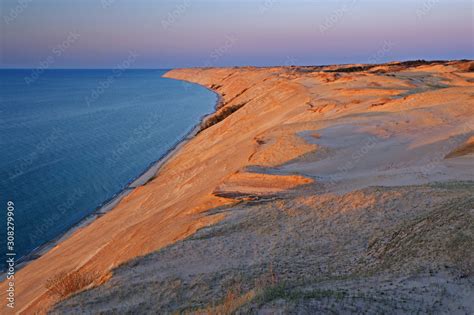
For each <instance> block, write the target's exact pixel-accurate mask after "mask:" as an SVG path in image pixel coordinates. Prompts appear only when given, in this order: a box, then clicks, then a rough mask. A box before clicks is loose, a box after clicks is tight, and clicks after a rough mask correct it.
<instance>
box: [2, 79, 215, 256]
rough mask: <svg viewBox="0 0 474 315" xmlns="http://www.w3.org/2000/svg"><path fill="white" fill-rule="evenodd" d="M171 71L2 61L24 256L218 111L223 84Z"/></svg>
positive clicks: (5, 139)
mask: <svg viewBox="0 0 474 315" xmlns="http://www.w3.org/2000/svg"><path fill="white" fill-rule="evenodd" d="M165 72H166V71H165V70H126V71H118V70H46V71H42V72H41V71H36V70H0V148H1V151H0V207H1V208H2V216H1V218H0V219H1V220H2V222H6V210H7V202H8V201H13V202H14V208H15V210H14V218H15V221H14V223H15V249H14V251H15V253H16V257H17V259H18V258H20V257H21V256H24V255H26V254H27V253H29V252H30V251H32V250H33V249H35V248H36V247H38V246H40V245H42V244H44V243H45V242H47V241H49V240H51V239H54V238H55V237H57V236H59V235H60V234H62V233H64V232H65V231H67V230H68V229H69V228H70V227H71V226H73V225H74V224H76V223H78V222H79V221H81V220H82V219H83V218H84V217H86V216H87V215H89V214H91V213H92V212H94V210H96V209H97V207H98V206H100V205H101V204H102V203H104V202H105V201H106V200H109V199H110V198H112V197H113V196H114V195H116V194H117V193H118V192H120V191H121V190H123V189H124V188H125V187H126V186H127V184H128V183H130V182H131V181H132V180H133V179H134V178H136V177H137V176H138V175H140V174H141V173H143V172H144V171H145V170H146V169H147V168H148V167H149V166H150V164H152V163H153V162H155V161H156V160H158V159H159V158H160V157H162V156H163V155H164V154H165V153H166V152H167V151H168V150H169V149H170V148H172V147H173V146H174V145H175V144H176V143H177V142H179V141H180V140H181V139H182V138H183V137H184V136H185V135H186V134H187V133H188V132H189V131H190V130H191V129H192V128H193V126H194V125H195V124H196V123H198V122H199V120H200V118H201V117H202V116H203V115H204V114H207V113H210V112H212V110H213V108H214V106H215V103H216V101H217V96H216V95H215V94H214V93H213V92H211V91H209V90H207V89H205V88H203V87H201V86H198V85H195V84H191V83H186V82H181V81H176V80H171V79H165V78H162V77H161V76H162V75H163V74H164V73H165ZM0 226H2V236H1V237H0V246H1V251H0V253H2V254H6V250H7V248H6V223H5V224H4V223H0Z"/></svg>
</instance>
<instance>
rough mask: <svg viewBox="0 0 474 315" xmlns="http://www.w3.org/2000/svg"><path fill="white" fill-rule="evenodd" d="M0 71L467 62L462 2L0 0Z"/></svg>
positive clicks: (469, 26) (468, 13) (469, 16)
mask: <svg viewBox="0 0 474 315" xmlns="http://www.w3.org/2000/svg"><path fill="white" fill-rule="evenodd" d="M0 13H1V21H0V45H1V46H0V48H1V50H0V68H118V67H130V68H176V67H192V66H242V65H255V66H270V65H324V64H341V63H380V62H386V61H394V60H412V59H462V58H465V59H474V49H473V48H474V47H473V42H474V35H473V33H474V20H473V1H471V0H397V1H388V0H254V1H251V0H241V1H237V0H213V1H211V0H176V1H168V0H163V1H160V0H154V1H153V0H0Z"/></svg>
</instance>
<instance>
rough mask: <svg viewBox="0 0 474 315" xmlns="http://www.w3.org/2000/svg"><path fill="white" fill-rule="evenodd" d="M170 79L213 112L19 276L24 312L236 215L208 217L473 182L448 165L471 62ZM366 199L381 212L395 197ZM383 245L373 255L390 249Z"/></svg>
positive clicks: (235, 71) (469, 106) (467, 102)
mask: <svg viewBox="0 0 474 315" xmlns="http://www.w3.org/2000/svg"><path fill="white" fill-rule="evenodd" d="M166 77H168V78H174V79H178V80H186V81H190V82H195V83H198V84H201V85H204V86H206V87H208V88H210V89H213V90H214V91H216V92H217V93H219V94H220V95H221V103H220V106H219V108H218V110H217V111H216V113H215V114H213V115H211V116H210V117H208V118H207V119H206V120H205V121H204V122H203V124H202V130H201V131H200V132H199V133H198V134H197V135H196V136H195V137H194V138H192V139H191V140H190V141H189V142H187V143H185V144H184V145H183V146H182V147H181V149H180V150H179V151H178V152H177V153H176V154H174V155H173V156H172V157H171V158H170V159H169V160H168V161H167V162H166V163H165V164H164V165H163V166H162V168H161V169H160V170H159V172H158V173H157V175H156V176H155V178H154V179H153V180H152V181H151V182H149V183H147V184H146V185H144V186H141V187H139V188H137V189H135V190H134V191H133V192H132V193H131V194H130V195H128V196H127V197H126V198H124V199H123V200H122V201H121V202H120V203H119V204H118V205H117V206H116V207H115V208H114V209H113V210H112V211H110V212H108V213H106V214H105V215H103V216H102V217H100V218H98V219H97V220H95V221H94V222H92V223H90V224H89V225H87V226H85V227H83V228H81V229H79V230H77V231H75V232H74V233H73V234H72V235H71V236H69V237H68V238H67V239H65V240H63V241H61V242H60V243H59V244H58V245H57V246H56V247H55V248H54V249H53V250H50V251H49V252H47V253H46V254H44V255H43V256H41V257H39V258H38V259H36V260H34V261H31V262H30V263H28V264H27V265H26V266H25V267H24V268H22V269H21V270H19V272H18V273H17V275H16V278H17V283H16V286H17V311H19V312H20V313H24V314H31V313H33V312H35V311H42V310H45V309H48V308H49V307H50V306H51V305H53V303H55V302H57V301H58V299H57V298H51V297H50V296H49V295H48V292H47V290H46V287H45V283H46V281H47V279H49V278H51V277H52V276H54V275H56V274H58V273H60V272H71V271H74V270H91V271H94V272H98V273H100V274H103V275H107V274H109V273H110V272H111V271H112V270H114V268H117V267H119V266H120V265H122V264H125V263H127V262H129V261H130V260H133V259H135V258H137V257H139V256H143V255H147V254H150V253H153V252H155V251H157V250H159V249H162V248H164V247H167V246H169V245H171V244H174V243H176V242H177V241H179V240H183V239H186V238H188V237H191V236H192V235H194V234H195V233H196V232H198V231H200V230H202V229H203V228H204V227H209V226H212V225H215V224H217V223H218V222H221V221H222V220H225V218H226V217H227V216H228V215H229V214H228V213H229V212H225V211H210V210H212V209H220V208H229V207H232V206H234V205H236V204H237V203H238V202H240V201H244V202H246V201H255V200H257V201H258V200H259V199H265V198H266V197H268V196H274V195H278V194H283V193H286V192H288V191H292V190H295V189H302V191H304V189H306V188H305V187H306V186H308V185H309V186H311V187H313V188H314V189H315V190H311V192H308V194H309V195H308V196H306V197H301V198H302V205H303V206H304V205H305V203H307V204H309V205H311V206H314V205H315V204H317V202H315V201H314V200H313V199H311V197H310V196H311V195H317V194H320V193H325V194H328V195H324V196H326V197H324V198H325V200H330V202H334V203H335V204H337V202H336V201H334V200H335V198H337V194H340V193H349V194H350V193H351V192H353V191H355V190H358V189H367V187H369V186H375V185H381V186H386V187H387V186H401V185H402V186H403V185H423V184H427V183H431V182H435V181H461V180H464V181H469V180H474V167H473V166H474V159H472V155H471V156H470V157H471V158H469V159H467V160H466V161H463V162H462V163H460V162H458V161H456V160H455V159H444V156H446V155H448V154H450V152H452V151H453V150H454V149H455V148H458V147H459V146H460V145H461V143H459V142H460V141H461V139H465V138H466V136H472V133H473V121H472V118H473V117H474V106H473V98H472V88H473V86H474V83H473V80H474V74H473V72H472V63H471V62H470V61H452V62H433V63H429V62H414V63H391V64H386V65H376V66H373V65H347V66H328V67H272V68H254V67H245V68H216V69H212V68H205V69H199V68H196V69H176V70H172V71H170V72H168V73H167V74H166ZM470 139H471V140H472V137H471V138H470ZM471 140H470V141H471ZM471 142H472V141H471ZM471 147H472V143H470V144H469V145H468V151H469V150H471V149H472V148H471ZM461 151H462V152H465V150H464V149H463V150H461ZM471 151H472V150H471ZM471 151H469V152H471ZM451 154H452V153H451ZM308 189H309V188H308ZM387 194H388V193H387ZM366 195H367V196H370V198H373V199H374V201H373V203H374V204H378V203H380V202H381V201H380V199H377V198H382V199H383V198H388V197H385V195H383V196H382V197H379V195H378V193H377V192H372V191H370V192H368V193H367V194H366ZM364 196H365V195H364ZM364 196H362V197H360V198H359V197H358V198H359V199H357V200H360V203H361V207H362V206H364V207H365V206H366V205H365V204H366V202H367V200H366V197H364ZM374 196H375V197H374ZM308 198H310V199H311V200H309V199H308ZM324 198H323V199H324ZM347 198H354V195H350V197H347ZM367 198H369V197H367ZM295 200H297V199H295ZM303 201H304V202H303ZM275 202H280V203H276V207H277V208H278V206H281V207H287V208H288V207H289V208H288V209H289V210H288V209H287V210H288V211H290V210H291V211H290V212H292V213H293V212H295V213H297V212H298V211H300V210H301V209H302V208H298V207H296V208H295V207H291V206H288V205H286V204H285V202H283V201H275ZM327 202H329V201H327ZM347 207H350V209H352V210H351V211H352V212H351V211H349V212H350V213H352V214H353V213H355V211H356V209H358V208H357V207H356V206H349V205H347ZM367 207H368V206H367ZM303 208H304V207H303ZM298 209H299V210H298ZM337 209H339V208H337ZM321 211H323V210H321ZM324 211H326V210H324ZM341 220H343V219H341ZM321 229H322V228H321ZM260 232H261V233H263V234H262V235H266V234H265V233H267V231H264V230H262V231H260ZM259 235H260V234H259ZM380 242H381V241H380V240H379V241H377V243H376V244H377V247H376V249H374V250H373V251H375V254H371V255H372V256H373V257H378V256H377V255H379V251H380V250H382V249H383V248H384V246H386V245H385V244H382V243H380ZM380 248H382V249H380ZM372 256H370V257H372ZM295 257H296V256H295ZM216 266H217V265H216ZM196 268H197V267H196ZM203 268H204V267H203ZM216 268H217V267H216ZM112 279H114V277H112ZM106 283H107V282H106ZM106 285H107V284H105V286H106ZM103 286H104V285H103ZM4 288H5V282H3V283H2V284H1V287H0V290H1V292H2V293H1V294H2V297H4V295H5V293H4V292H5V290H4ZM99 290H101V289H100V288H99ZM80 296H81V295H79V297H78V298H80ZM71 309H74V307H73V306H71ZM75 310H76V311H77V309H75Z"/></svg>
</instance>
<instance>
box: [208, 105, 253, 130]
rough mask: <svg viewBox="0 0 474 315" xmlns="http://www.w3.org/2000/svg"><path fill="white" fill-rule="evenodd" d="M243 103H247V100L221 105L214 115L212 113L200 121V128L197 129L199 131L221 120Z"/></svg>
mask: <svg viewBox="0 0 474 315" xmlns="http://www.w3.org/2000/svg"><path fill="white" fill-rule="evenodd" d="M245 104H247V102H242V103H239V104H236V105H232V106H225V107H222V109H221V110H219V111H218V112H216V113H215V114H214V115H212V116H211V117H209V118H207V119H206V120H205V121H203V122H202V124H201V130H199V132H201V131H203V130H205V129H207V128H209V127H211V126H214V125H215V124H217V123H219V122H221V121H223V120H224V119H226V118H227V117H229V116H230V115H231V114H233V113H235V112H236V111H238V110H239V109H240V108H242V107H243V106H244V105H245Z"/></svg>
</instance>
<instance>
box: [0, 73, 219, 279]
mask: <svg viewBox="0 0 474 315" xmlns="http://www.w3.org/2000/svg"><path fill="white" fill-rule="evenodd" d="M172 70H173V69H170V70H168V71H167V72H166V73H168V72H170V71H172ZM166 73H164V74H163V75H162V77H163V78H165V79H168V80H176V81H185V80H178V79H173V78H166V77H164V76H165V75H166ZM186 82H187V83H190V84H192V85H197V86H199V87H201V88H205V89H207V90H208V91H211V92H212V93H214V94H215V95H216V97H217V98H216V102H215V104H214V108H213V111H212V112H210V113H207V114H204V115H202V116H201V117H200V119H199V121H198V122H197V123H196V124H195V125H194V126H193V127H192V128H191V129H190V130H189V131H188V132H187V133H186V134H185V135H184V136H182V137H181V138H180V139H179V140H178V141H177V142H176V143H175V144H174V145H173V146H172V147H171V148H169V149H168V150H167V151H166V152H165V153H163V155H162V156H161V157H160V158H159V159H158V160H156V161H154V162H152V163H150V164H149V165H148V166H147V167H146V168H145V170H144V171H143V172H142V173H140V174H139V175H138V176H136V177H135V178H133V179H132V180H130V181H129V182H128V183H127V184H126V185H125V187H124V188H123V189H121V190H120V191H118V192H117V193H115V194H114V195H113V196H112V197H110V198H108V199H107V200H105V201H104V202H102V203H101V204H100V205H99V206H97V207H96V208H95V209H94V210H93V211H92V212H91V213H89V214H87V215H86V216H85V217H84V218H82V219H81V220H79V221H78V222H77V223H75V224H73V225H72V226H71V227H69V228H67V229H66V231H64V232H62V233H60V234H59V235H58V236H56V237H54V238H53V239H51V240H49V241H47V242H45V243H44V244H42V245H40V246H38V247H36V248H35V249H33V250H32V251H30V252H29V253H28V254H26V255H25V256H22V257H21V258H20V259H18V260H17V261H16V271H19V270H20V269H22V268H23V267H25V266H26V265H28V263H30V262H32V261H34V260H36V259H38V258H40V257H41V256H43V255H44V254H46V253H47V252H48V251H50V250H51V249H52V248H54V247H55V246H56V245H58V244H59V243H61V242H62V241H64V240H65V239H67V238H68V237H69V236H71V235H72V234H73V233H74V232H75V231H77V230H78V229H80V228H83V227H86V226H87V225H89V224H91V223H92V222H94V221H95V220H96V219H98V218H100V217H101V216H103V215H104V214H106V213H107V212H109V211H111V210H113V209H114V208H115V207H116V206H117V205H118V204H119V203H120V201H122V199H123V198H124V197H126V196H127V195H129V194H130V193H131V192H132V191H133V190H134V189H136V188H138V187H141V186H145V185H146V184H148V183H149V182H150V181H152V180H153V178H155V177H156V176H157V175H158V173H159V171H160V169H161V168H162V166H163V165H164V164H165V163H166V162H167V161H169V160H170V159H171V158H172V157H173V156H174V155H175V154H176V153H177V152H178V151H179V150H180V149H181V148H182V147H183V146H184V145H185V144H186V143H187V142H189V141H190V140H191V139H193V138H194V137H195V136H196V135H197V134H198V133H199V132H200V131H201V124H202V122H203V121H204V120H205V119H207V118H208V117H209V116H212V115H213V114H214V113H215V112H216V111H217V109H218V108H219V106H220V105H221V103H222V96H221V95H220V94H219V93H217V92H216V91H214V90H212V89H210V88H208V87H206V86H204V85H200V84H197V83H194V82H190V81H186ZM5 276H6V271H2V272H1V273H0V281H3V280H5Z"/></svg>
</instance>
